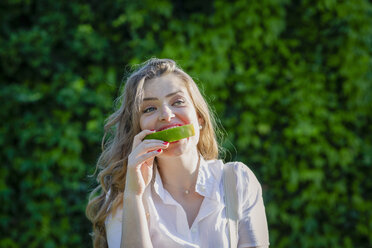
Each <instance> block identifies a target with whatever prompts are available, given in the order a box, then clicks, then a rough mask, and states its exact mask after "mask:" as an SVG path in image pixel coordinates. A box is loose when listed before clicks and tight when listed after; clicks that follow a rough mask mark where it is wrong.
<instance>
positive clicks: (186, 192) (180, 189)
mask: <svg viewBox="0 0 372 248" xmlns="http://www.w3.org/2000/svg"><path fill="white" fill-rule="evenodd" d="M163 185H169V186H171V187H172V189H177V190H179V191H182V192H183V193H185V194H186V195H188V194H190V193H191V192H192V191H194V190H193V186H191V187H190V188H187V189H184V188H180V187H176V186H174V185H171V184H169V183H163ZM194 187H195V186H194Z"/></svg>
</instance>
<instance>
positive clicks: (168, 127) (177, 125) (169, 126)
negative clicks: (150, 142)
mask: <svg viewBox="0 0 372 248" xmlns="http://www.w3.org/2000/svg"><path fill="white" fill-rule="evenodd" d="M180 126H183V125H182V124H172V125H168V126H164V127H161V128H159V129H158V130H156V132H159V131H163V130H168V129H172V128H175V127H180Z"/></svg>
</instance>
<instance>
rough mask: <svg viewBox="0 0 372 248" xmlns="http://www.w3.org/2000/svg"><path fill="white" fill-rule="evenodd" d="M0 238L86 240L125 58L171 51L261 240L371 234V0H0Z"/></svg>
mask: <svg viewBox="0 0 372 248" xmlns="http://www.w3.org/2000/svg"><path fill="white" fill-rule="evenodd" d="M0 20H1V26H0V65H1V67H0V82H1V88H0V99H1V111H0V118H1V121H2V123H1V126H0V159H1V161H2V166H1V167H0V199H1V204H0V210H1V212H0V247H51V248H52V247H87V246H88V245H87V244H89V243H90V242H91V241H90V236H89V232H90V231H91V226H90V223H89V222H88V220H87V219H86V218H85V215H84V209H85V205H86V203H87V196H88V193H89V191H90V190H91V189H92V188H93V186H94V185H95V182H94V180H93V179H92V178H89V177H88V175H89V174H91V173H93V172H94V166H95V162H96V159H97V157H98V155H99V152H100V139H101V138H102V127H103V123H104V119H105V118H106V117H107V116H108V115H109V114H110V113H111V112H112V110H113V101H114V99H115V98H116V97H117V96H118V94H119V93H118V91H119V88H120V84H121V82H122V78H123V75H124V73H126V72H127V71H129V70H130V69H131V68H130V66H131V65H133V64H136V63H139V62H142V61H144V60H146V59H149V58H150V57H168V58H172V59H174V60H176V61H177V62H178V63H179V64H180V65H181V66H182V67H183V68H184V69H185V70H186V71H187V72H189V73H190V75H191V76H193V77H194V78H195V80H196V81H197V82H198V84H199V85H200V86H201V88H202V89H203V91H204V94H205V95H206V96H207V99H208V101H209V102H210V103H211V106H212V107H213V108H214V109H215V112H216V114H217V115H218V117H219V119H220V120H221V124H222V125H223V126H224V128H225V131H226V134H227V135H226V137H225V139H223V140H221V142H222V144H223V146H224V147H226V148H227V150H228V151H230V152H229V153H227V155H226V158H225V159H226V160H240V161H243V162H245V163H246V164H248V165H249V166H250V167H251V168H252V170H253V171H254V172H255V173H256V175H257V177H258V178H259V180H260V181H261V183H262V184H263V188H264V198H265V202H266V210H267V215H268V222H269V228H270V242H271V244H272V246H273V247H305V248H306V247H371V246H372V236H371V233H372V211H371V209H372V193H371V192H372V181H371V180H370V179H369V177H371V176H372V175H371V174H372V173H371V172H372V115H371V113H372V70H371V69H372V4H371V3H370V2H369V1H367V0H348V1H336V0H316V1H309V0H303V1H289V0H282V1H274V0H261V1H244V0H238V1H226V0H225V1H222V0H215V1H211V0H208V1H178V0H177V1H176V0H173V1H172V0H158V1H150V0H147V1H128V0H126V1H125V0H116V1H113V0H112V1H97V0H94V1H52V0H42V1H35V0H34V1H32V0H27V1H25V0H24V1H22V0H6V1H1V3H0Z"/></svg>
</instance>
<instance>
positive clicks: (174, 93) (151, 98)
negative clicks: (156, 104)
mask: <svg viewBox="0 0 372 248" xmlns="http://www.w3.org/2000/svg"><path fill="white" fill-rule="evenodd" d="M178 93H183V92H182V91H181V90H178V91H175V92H172V93H169V94H168V95H166V96H165V97H171V96H174V95H176V94H178ZM154 100H159V99H158V98H156V97H146V98H143V101H154Z"/></svg>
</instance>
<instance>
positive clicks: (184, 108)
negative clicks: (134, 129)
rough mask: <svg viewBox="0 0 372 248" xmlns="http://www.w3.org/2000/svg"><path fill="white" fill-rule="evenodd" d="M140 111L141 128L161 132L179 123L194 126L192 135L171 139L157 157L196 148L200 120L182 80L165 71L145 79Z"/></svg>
mask: <svg viewBox="0 0 372 248" xmlns="http://www.w3.org/2000/svg"><path fill="white" fill-rule="evenodd" d="M140 111H141V112H140V113H141V114H140V127H141V129H142V130H145V129H148V130H151V129H154V130H156V131H161V130H164V129H167V128H171V127H174V126H179V125H186V124H191V123H192V124H193V125H194V129H195V136H192V137H190V138H186V139H182V140H179V141H176V142H172V143H171V144H170V145H169V147H168V148H167V149H166V150H164V151H163V153H162V154H161V156H162V155H164V156H165V155H171V154H173V155H174V153H177V154H182V153H183V152H184V151H185V150H187V149H190V148H191V149H192V148H196V146H197V144H198V141H199V123H201V119H200V118H199V117H198V114H197V113H196V110H195V107H194V105H193V102H192V100H191V98H190V95H189V93H188V90H187V88H186V87H185V84H184V82H183V80H182V79H181V78H179V77H178V76H176V75H175V74H173V73H170V74H166V75H164V76H161V77H157V78H154V79H151V80H149V81H146V82H145V85H144V100H143V103H142V104H141V108H140Z"/></svg>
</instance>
